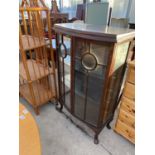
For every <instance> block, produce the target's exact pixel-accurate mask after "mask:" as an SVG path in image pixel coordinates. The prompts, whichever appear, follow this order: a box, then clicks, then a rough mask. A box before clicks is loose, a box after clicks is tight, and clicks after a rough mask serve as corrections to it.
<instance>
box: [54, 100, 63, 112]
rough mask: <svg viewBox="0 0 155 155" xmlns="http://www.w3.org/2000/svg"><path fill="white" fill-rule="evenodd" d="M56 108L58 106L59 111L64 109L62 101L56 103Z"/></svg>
mask: <svg viewBox="0 0 155 155" xmlns="http://www.w3.org/2000/svg"><path fill="white" fill-rule="evenodd" d="M55 108H56V110H58V111H59V112H61V111H62V109H63V105H62V104H61V103H60V102H57V103H56V105H55Z"/></svg>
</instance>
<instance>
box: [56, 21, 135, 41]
mask: <svg viewBox="0 0 155 155" xmlns="http://www.w3.org/2000/svg"><path fill="white" fill-rule="evenodd" d="M54 29H55V31H56V32H58V33H64V34H69V35H71V36H79V37H81V36H82V35H83V36H85V37H87V38H89V37H94V39H95V37H96V38H98V39H99V38H100V40H105V41H106V40H107V41H111V42H118V41H119V40H122V39H130V38H133V37H134V35H135V31H134V30H132V29H128V28H118V27H111V26H109V27H108V26H101V25H91V24H84V23H65V24H55V25H54ZM92 35H93V36H92Z"/></svg>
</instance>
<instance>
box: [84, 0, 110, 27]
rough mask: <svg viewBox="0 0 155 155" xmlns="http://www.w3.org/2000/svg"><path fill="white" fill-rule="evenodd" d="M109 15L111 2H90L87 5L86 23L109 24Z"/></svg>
mask: <svg viewBox="0 0 155 155" xmlns="http://www.w3.org/2000/svg"><path fill="white" fill-rule="evenodd" d="M108 17H109V3H108V2H103V3H98V2H97V3H88V4H87V6H86V16H85V22H86V24H94V25H107V23H108Z"/></svg>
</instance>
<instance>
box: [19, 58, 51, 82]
mask: <svg viewBox="0 0 155 155" xmlns="http://www.w3.org/2000/svg"><path fill="white" fill-rule="evenodd" d="M27 66H28V71H29V74H30V78H31V81H36V80H39V79H41V78H43V77H46V76H47V75H49V74H53V69H52V68H50V67H49V66H47V67H46V66H45V65H43V64H41V63H40V62H36V61H35V60H33V59H28V60H27ZM19 75H20V76H21V77H22V78H23V79H24V80H26V81H28V78H27V75H26V71H25V68H24V65H23V62H20V63H19Z"/></svg>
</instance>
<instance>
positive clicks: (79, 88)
mask: <svg viewBox="0 0 155 155" xmlns="http://www.w3.org/2000/svg"><path fill="white" fill-rule="evenodd" d="M74 75H75V91H74V92H75V107H74V111H75V115H76V116H77V117H79V118H81V119H84V107H85V87H86V86H85V84H86V76H85V73H84V72H83V67H82V66H81V62H80V61H79V60H76V62H75V72H74Z"/></svg>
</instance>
